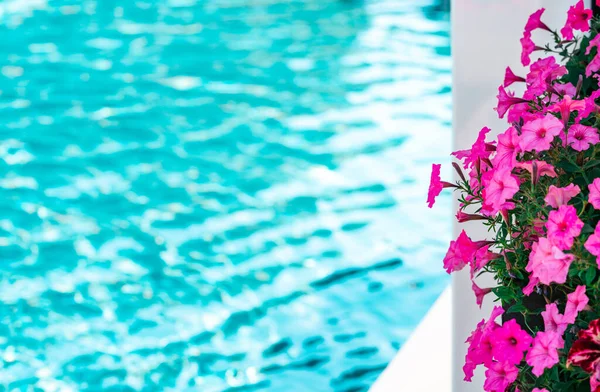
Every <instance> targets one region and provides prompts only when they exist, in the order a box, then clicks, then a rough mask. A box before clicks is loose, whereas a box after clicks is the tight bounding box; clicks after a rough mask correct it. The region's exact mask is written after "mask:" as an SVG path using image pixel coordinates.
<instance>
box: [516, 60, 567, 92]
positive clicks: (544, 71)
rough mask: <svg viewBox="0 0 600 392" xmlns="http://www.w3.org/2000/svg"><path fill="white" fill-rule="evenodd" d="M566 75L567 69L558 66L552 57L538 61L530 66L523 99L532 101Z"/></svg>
mask: <svg viewBox="0 0 600 392" xmlns="http://www.w3.org/2000/svg"><path fill="white" fill-rule="evenodd" d="M566 73H567V69H566V68H565V67H564V66H562V65H560V64H558V63H557V62H556V59H555V58H554V57H553V56H549V57H545V58H543V59H539V60H537V61H536V62H534V63H533V64H531V67H530V71H529V73H528V74H527V77H526V82H527V89H526V91H525V94H523V98H524V99H526V100H533V99H535V98H536V97H537V96H539V95H542V94H544V93H545V92H546V91H548V90H549V89H550V87H551V86H552V83H553V82H554V81H555V80H556V79H557V78H559V77H561V76H563V75H564V74H566Z"/></svg>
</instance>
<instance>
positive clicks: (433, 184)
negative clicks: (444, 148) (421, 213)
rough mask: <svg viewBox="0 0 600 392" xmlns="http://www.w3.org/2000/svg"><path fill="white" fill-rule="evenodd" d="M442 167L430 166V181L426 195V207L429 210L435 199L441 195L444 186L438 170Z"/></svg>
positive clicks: (438, 165) (437, 165)
mask: <svg viewBox="0 0 600 392" xmlns="http://www.w3.org/2000/svg"><path fill="white" fill-rule="evenodd" d="M441 168H442V165H440V164H436V163H434V164H433V165H431V181H430V182H429V192H428V193H427V205H428V206H429V208H431V207H433V204H434V203H435V198H436V197H437V196H438V195H439V194H440V193H442V189H444V186H443V185H442V180H441V178H440V170H441Z"/></svg>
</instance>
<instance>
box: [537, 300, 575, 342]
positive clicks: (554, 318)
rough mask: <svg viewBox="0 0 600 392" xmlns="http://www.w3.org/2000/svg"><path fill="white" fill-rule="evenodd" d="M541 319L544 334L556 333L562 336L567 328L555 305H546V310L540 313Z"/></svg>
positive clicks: (567, 324)
mask: <svg viewBox="0 0 600 392" xmlns="http://www.w3.org/2000/svg"><path fill="white" fill-rule="evenodd" d="M542 317H543V318H544V331H546V332H556V333H558V334H559V335H562V334H563V333H565V331H566V330H567V327H568V326H569V323H568V322H566V321H565V319H564V316H563V315H562V314H560V312H559V311H558V306H556V304H555V303H551V304H547V305H546V310H545V311H543V312H542Z"/></svg>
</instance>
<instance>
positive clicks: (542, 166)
mask: <svg viewBox="0 0 600 392" xmlns="http://www.w3.org/2000/svg"><path fill="white" fill-rule="evenodd" d="M515 167H516V168H518V169H524V170H527V171H528V172H529V174H531V181H533V183H534V184H537V183H538V181H539V179H540V177H541V176H548V177H556V176H557V174H556V171H555V170H554V166H552V165H551V164H549V163H547V162H546V161H527V162H518V163H517V164H516V165H515ZM534 168H535V170H534ZM534 173H535V174H536V175H535V176H534Z"/></svg>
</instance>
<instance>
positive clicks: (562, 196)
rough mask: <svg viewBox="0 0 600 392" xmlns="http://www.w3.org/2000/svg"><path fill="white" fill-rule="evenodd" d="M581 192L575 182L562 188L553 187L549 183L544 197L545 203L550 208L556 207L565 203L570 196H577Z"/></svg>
mask: <svg viewBox="0 0 600 392" xmlns="http://www.w3.org/2000/svg"><path fill="white" fill-rule="evenodd" d="M580 192H581V189H579V187H578V186H577V185H575V184H570V185H567V186H566V187H563V188H558V187H555V186H554V185H550V188H549V189H548V193H547V194H546V197H545V198H544V201H545V202H546V205H548V206H550V207H552V208H558V207H560V206H562V205H565V204H567V203H568V202H569V201H570V200H571V199H572V198H574V197H575V196H577V195H578V194H579V193H580Z"/></svg>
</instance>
